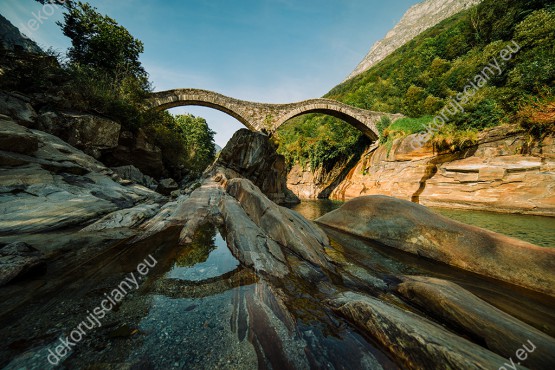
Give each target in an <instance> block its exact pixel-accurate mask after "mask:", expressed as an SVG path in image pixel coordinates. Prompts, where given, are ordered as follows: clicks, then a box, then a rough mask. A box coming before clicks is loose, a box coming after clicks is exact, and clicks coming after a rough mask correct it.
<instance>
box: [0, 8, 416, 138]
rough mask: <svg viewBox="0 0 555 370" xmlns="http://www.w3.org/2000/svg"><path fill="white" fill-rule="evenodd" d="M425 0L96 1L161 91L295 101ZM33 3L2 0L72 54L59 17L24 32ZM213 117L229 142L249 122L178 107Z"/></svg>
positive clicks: (332, 79)
mask: <svg viewBox="0 0 555 370" xmlns="http://www.w3.org/2000/svg"><path fill="white" fill-rule="evenodd" d="M417 2H418V1H417V0H395V1H383V0H380V1H377V0H237V1H229V0H228V1H225V0H211V1H206V0H205V1H202V0H164V1H148V0H118V1H114V0H90V1H89V3H91V4H92V5H93V6H95V7H96V8H97V9H98V11H99V12H101V13H103V14H108V15H109V16H111V17H112V18H114V19H115V20H116V21H117V22H118V23H120V24H121V25H123V26H124V27H126V28H127V29H128V30H129V31H130V32H131V33H132V34H133V36H135V37H136V38H138V39H140V40H142V41H143V42H144V44H145V52H144V54H143V55H142V57H141V60H142V63H143V65H144V66H145V69H146V70H147V71H148V72H149V74H150V78H151V81H152V82H153V83H154V86H155V90H166V89H172V88H180V87H183V88H184V87H194V88H203V89H208V90H214V91H217V92H220V93H222V94H225V95H229V96H232V97H235V98H238V99H245V100H252V101H260V102H273V103H286V102H293V101H298V100H303V99H309V98H315V97H320V96H322V95H324V94H325V93H326V92H328V91H329V90H330V89H331V88H332V87H333V86H335V85H337V84H338V83H340V82H341V81H342V80H343V79H344V78H345V77H346V76H347V75H348V74H349V73H350V72H351V71H352V70H353V69H354V68H355V66H356V65H357V64H358V63H359V62H360V61H361V60H362V58H363V57H364V55H366V53H367V52H368V50H369V49H370V47H371V46H372V44H373V43H374V42H376V41H377V40H379V39H381V38H382V37H383V36H384V35H385V34H386V33H387V31H389V30H390V29H391V28H392V27H393V26H394V25H395V23H397V22H398V21H399V19H400V18H401V17H402V15H403V14H404V12H405V11H406V10H407V9H408V8H409V7H410V6H411V5H413V4H415V3H417ZM51 10H52V9H43V7H42V5H41V4H39V3H37V2H36V1H34V0H1V1H0V13H1V14H2V15H4V16H5V17H6V18H8V19H9V20H10V21H11V22H12V23H14V24H15V25H16V26H18V27H19V28H20V29H21V30H22V31H24V33H27V34H28V36H29V37H30V38H32V39H33V40H35V41H36V42H37V43H38V44H39V45H40V46H41V47H43V48H49V47H52V48H54V49H57V50H59V51H65V50H66V49H67V47H68V46H69V40H68V39H67V38H66V37H64V36H63V34H62V33H61V31H60V29H59V27H58V26H56V24H55V22H56V21H58V20H61V19H62V15H61V8H60V9H59V10H54V11H53V14H52V15H51V16H47V17H46V18H47V19H42V20H41V22H42V23H40V24H39V28H38V29H37V30H36V31H31V30H30V29H27V30H26V31H27V32H25V30H24V29H23V28H24V26H21V25H24V24H26V23H27V22H28V21H29V20H30V19H32V18H33V17H34V16H33V13H34V14H36V15H38V14H39V12H40V11H42V15H43V17H44V16H46V15H47V14H49V13H50V11H51ZM171 112H172V113H181V112H190V113H193V114H195V115H199V116H202V117H205V118H206V119H207V121H208V123H209V125H210V127H211V128H212V129H213V130H215V131H216V132H217V134H216V143H218V144H219V145H220V146H223V145H225V143H226V142H227V140H228V139H229V138H230V137H231V135H232V134H233V132H235V131H236V130H237V129H239V128H241V127H243V126H242V125H241V124H240V123H239V122H238V121H236V120H235V119H234V118H232V117H230V116H228V115H226V114H224V113H221V112H218V111H215V110H212V109H209V108H204V107H186V108H175V109H173V110H172V111H171Z"/></svg>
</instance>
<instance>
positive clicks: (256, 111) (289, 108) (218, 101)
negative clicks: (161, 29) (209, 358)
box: [146, 89, 402, 140]
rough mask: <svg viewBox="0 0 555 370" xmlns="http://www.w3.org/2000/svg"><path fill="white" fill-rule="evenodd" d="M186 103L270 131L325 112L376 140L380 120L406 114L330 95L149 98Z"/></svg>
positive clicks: (188, 92)
mask: <svg viewBox="0 0 555 370" xmlns="http://www.w3.org/2000/svg"><path fill="white" fill-rule="evenodd" d="M186 105H199V106H205V107H210V108H214V109H217V110H219V111H222V112H225V113H227V114H229V115H230V116H232V117H234V118H236V119H237V120H238V121H239V122H241V123H242V124H244V125H245V126H246V127H247V128H248V129H250V130H252V131H266V132H268V133H273V132H275V131H276V130H277V129H278V127H280V126H281V125H282V124H284V123H285V122H286V121H288V120H289V119H291V118H293V117H297V116H300V115H302V114H307V113H323V114H327V115H330V116H333V117H337V118H339V119H342V120H344V121H346V122H348V123H349V124H351V125H353V126H354V127H356V128H357V129H359V130H360V131H362V132H363V133H364V134H365V135H367V136H368V137H370V138H371V139H372V140H376V139H377V138H378V136H379V134H378V130H377V128H376V124H377V123H378V122H379V121H380V119H381V118H382V117H384V116H387V117H390V118H391V120H392V121H394V120H395V119H398V118H400V117H402V115H400V114H389V113H381V112H373V111H369V110H365V109H360V108H355V107H352V106H350V105H347V104H344V103H341V102H338V101H335V100H330V99H309V100H304V101H300V102H297V103H289V104H269V103H255V102H249V101H244V100H239V99H234V98H230V97H227V96H225V95H222V94H218V93H216V92H213V91H208V90H200V89H176V90H167V91H160V92H155V93H152V94H151V95H150V97H149V98H148V99H147V101H146V108H148V109H156V110H165V109H169V108H174V107H179V106H186Z"/></svg>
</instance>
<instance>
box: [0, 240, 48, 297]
mask: <svg viewBox="0 0 555 370" xmlns="http://www.w3.org/2000/svg"><path fill="white" fill-rule="evenodd" d="M44 272H46V259H45V257H44V255H43V254H42V253H41V252H40V251H38V250H36V249H34V248H33V247H31V246H30V245H28V244H26V243H22V242H15V243H11V244H8V245H5V246H0V286H2V285H5V284H7V283H9V282H10V281H12V280H15V279H19V278H24V277H26V276H29V275H32V274H42V273H44Z"/></svg>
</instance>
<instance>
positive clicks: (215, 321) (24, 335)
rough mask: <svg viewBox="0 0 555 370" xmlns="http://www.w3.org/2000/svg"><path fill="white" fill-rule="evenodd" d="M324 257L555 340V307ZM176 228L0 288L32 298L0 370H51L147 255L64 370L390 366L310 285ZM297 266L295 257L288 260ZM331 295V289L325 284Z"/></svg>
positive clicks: (402, 264) (413, 264)
mask: <svg viewBox="0 0 555 370" xmlns="http://www.w3.org/2000/svg"><path fill="white" fill-rule="evenodd" d="M341 204H342V203H341V202H334V201H314V202H304V204H303V203H302V204H301V205H298V206H296V207H295V209H296V210H298V211H301V212H302V213H303V214H305V215H307V216H309V217H310V218H316V217H319V216H320V215H321V214H323V213H326V212H328V211H330V210H332V209H334V208H337V207H338V206H340V205H341ZM325 230H326V232H327V233H328V235H329V236H330V239H331V242H332V248H330V250H328V251H327V253H328V254H329V255H330V256H333V257H334V258H335V259H336V260H338V261H349V264H348V265H349V266H350V267H349V268H350V269H351V270H352V271H355V270H356V271H358V272H360V273H362V274H364V271H366V273H367V274H370V275H378V276H397V275H403V274H416V275H426V276H435V277H440V278H444V279H448V280H452V281H455V282H457V283H459V284H460V285H462V286H464V287H465V288H467V289H469V290H470V291H472V292H473V293H474V294H476V295H478V296H480V297H481V298H483V299H485V300H486V301H488V302H490V303H491V304H493V305H494V306H496V307H498V308H500V309H502V310H504V311H506V312H508V313H511V314H512V315H514V316H516V317H518V318H520V319H522V320H524V321H526V322H528V323H529V324H531V325H533V326H535V327H537V328H539V329H541V330H543V331H545V332H547V333H550V334H551V335H554V334H555V313H554V312H553V307H555V301H554V300H553V299H552V298H549V297H547V298H546V297H545V296H542V295H538V294H535V293H533V292H529V291H526V290H523V289H518V288H515V287H513V286H510V285H508V284H503V283H499V282H497V281H492V280H488V279H484V278H481V277H479V276H476V275H473V274H470V273H467V272H464V271H460V270H456V269H453V268H450V267H448V266H445V265H441V264H437V263H435V262H432V261H427V260H423V259H421V258H418V257H416V256H412V255H408V254H406V253H402V252H400V251H396V250H392V249H391V248H384V247H382V246H380V245H376V244H373V243H371V242H368V241H364V240H362V239H360V238H356V237H353V236H350V235H347V234H343V233H340V232H338V231H336V230H332V229H325ZM179 232H180V230H179V228H175V229H169V230H167V231H164V232H162V233H159V234H156V235H153V236H152V237H150V238H148V239H146V240H143V241H141V242H138V243H135V244H126V243H123V242H122V243H117V244H115V245H114V247H113V248H111V249H110V250H108V251H106V252H104V253H102V255H101V258H100V257H99V258H98V259H93V260H90V262H87V263H86V264H83V265H80V266H75V267H74V268H73V269H72V270H71V271H70V272H68V273H67V274H64V275H63V276H60V277H59V278H57V277H55V276H54V277H52V281H51V282H49V283H48V284H44V285H38V284H37V282H33V281H31V282H21V283H19V284H16V285H15V286H13V287H12V288H10V289H9V290H0V299H2V300H4V301H5V300H9V299H10V295H11V296H13V295H14V294H17V289H18V288H19V289H20V290H21V291H28V290H29V289H30V288H32V289H35V288H36V290H35V291H34V293H33V295H32V299H31V300H29V301H28V302H25V304H24V305H20V306H18V307H13V308H12V311H11V312H10V311H6V312H4V313H3V315H1V316H0V335H1V336H2V337H3V343H2V345H1V346H0V367H1V366H5V368H7V369H20V368H27V369H48V368H52V366H50V365H49V364H48V362H47V360H46V355H47V354H48V350H49V349H51V348H53V346H55V345H56V344H57V341H58V338H60V337H63V336H64V335H67V334H68V332H69V331H70V330H71V329H72V328H74V327H75V326H76V325H77V324H78V323H79V322H80V321H81V320H83V319H84V317H85V316H86V315H87V312H88V311H89V310H91V309H92V308H93V307H95V306H96V305H98V303H99V302H100V300H101V299H103V298H104V296H103V294H104V293H105V292H107V291H110V289H112V288H113V287H114V286H116V285H117V284H118V283H119V282H120V281H121V280H122V278H124V277H125V276H127V275H128V274H129V273H130V272H133V271H134V270H135V268H136V266H137V264H138V263H140V262H141V261H142V260H143V259H144V258H145V257H146V256H148V255H149V254H152V255H153V256H154V257H155V258H156V260H157V261H158V262H157V264H156V266H155V267H154V268H152V270H151V271H150V272H149V273H148V276H147V277H146V279H145V280H144V281H143V282H142V284H141V285H140V287H139V288H138V289H137V290H135V291H132V292H130V293H129V294H128V295H127V296H126V297H125V298H124V299H123V301H122V302H121V304H120V305H118V306H117V307H116V308H114V310H113V311H112V312H110V313H109V315H108V316H107V317H106V318H105V319H104V320H103V321H102V327H99V328H95V329H94V330H92V331H90V332H88V333H87V336H86V338H85V339H84V340H83V342H81V343H79V344H78V345H77V347H76V348H75V350H74V351H73V353H72V354H71V355H70V356H67V358H64V359H63V361H62V362H63V365H64V366H65V367H66V368H88V367H90V364H92V363H94V364H96V365H95V366H97V367H96V368H100V369H103V368H137V369H139V368H144V369H247V368H248V369H251V368H274V369H289V368H295V369H307V368H329V369H355V368H356V369H359V368H361V369H380V368H382V369H397V368H399V367H398V365H397V364H395V362H394V361H393V360H392V359H391V357H390V355H389V354H388V351H387V350H386V349H385V348H382V347H381V346H379V345H378V344H376V343H375V342H374V341H373V340H372V339H371V338H368V337H366V336H364V335H363V334H361V333H359V332H358V331H357V330H356V329H355V328H353V327H352V326H351V325H350V324H349V323H348V322H346V321H345V320H343V319H342V318H341V317H338V316H337V315H335V314H334V313H333V312H331V311H330V309H329V308H328V307H327V306H326V305H325V303H324V301H325V299H326V298H327V297H328V296H326V294H324V293H323V292H324V291H323V290H319V289H317V288H315V287H314V286H313V285H312V283H309V282H306V281H303V280H302V279H299V278H294V277H291V278H289V279H286V282H284V283H281V282H279V281H277V282H276V281H272V282H269V281H266V279H265V278H264V277H263V276H259V275H257V274H256V273H255V272H253V271H252V270H250V269H248V268H246V267H244V266H243V265H241V264H240V263H239V261H238V260H237V259H236V258H235V257H234V256H233V255H232V253H231V252H230V250H229V249H228V248H227V245H226V241H225V230H219V229H218V228H217V227H216V226H213V225H210V224H207V225H205V226H203V227H201V228H200V229H199V230H197V232H196V233H195V235H194V237H193V242H192V243H190V244H188V245H186V246H181V245H179V243H178V239H179ZM288 262H289V263H290V264H291V265H292V267H293V269H295V268H297V267H299V266H296V264H298V263H299V261H298V260H295V258H293V259H291V260H289V261H288ZM329 288H330V290H333V289H334V288H332V287H331V286H330V287H329Z"/></svg>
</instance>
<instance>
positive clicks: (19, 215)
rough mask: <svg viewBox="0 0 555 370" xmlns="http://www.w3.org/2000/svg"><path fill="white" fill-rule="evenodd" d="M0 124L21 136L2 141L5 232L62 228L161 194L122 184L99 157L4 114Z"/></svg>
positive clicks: (0, 225) (0, 226) (0, 209)
mask: <svg viewBox="0 0 555 370" xmlns="http://www.w3.org/2000/svg"><path fill="white" fill-rule="evenodd" d="M0 127H1V130H3V131H5V132H7V133H8V132H9V133H10V134H9V135H8V137H13V138H14V139H15V138H20V139H21V141H20V142H19V144H18V141H16V142H14V143H13V145H10V143H9V142H8V141H2V140H0V144H1V145H2V147H1V149H2V151H0V199H1V201H0V233H24V232H39V231H46V230H54V229H59V228H61V227H65V226H70V225H78V224H81V223H84V222H86V221H90V220H93V219H95V218H98V217H100V216H102V215H105V214H107V213H109V212H113V211H116V210H118V209H122V208H130V207H133V206H134V205H135V204H137V203H138V202H141V201H159V200H161V199H162V197H161V196H160V195H158V194H156V193H154V192H153V191H150V190H148V189H146V188H144V187H141V186H138V185H130V186H122V185H121V184H119V183H118V182H116V181H114V179H117V178H116V177H115V176H114V174H113V172H112V171H110V170H109V169H108V168H106V167H105V166H104V165H102V164H101V163H100V162H98V161H96V160H95V159H94V158H92V157H89V156H87V155H85V154H84V153H83V152H81V151H79V150H77V149H75V148H73V147H72V146H70V145H68V144H67V143H66V142H64V141H62V140H60V139H59V138H57V137H55V136H52V135H50V134H46V133H44V132H42V131H36V130H28V129H25V128H23V127H21V126H19V125H17V124H15V123H14V122H13V121H12V120H11V119H9V118H8V117H5V116H0ZM10 135H11V136H10ZM14 135H15V136H14Z"/></svg>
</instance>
